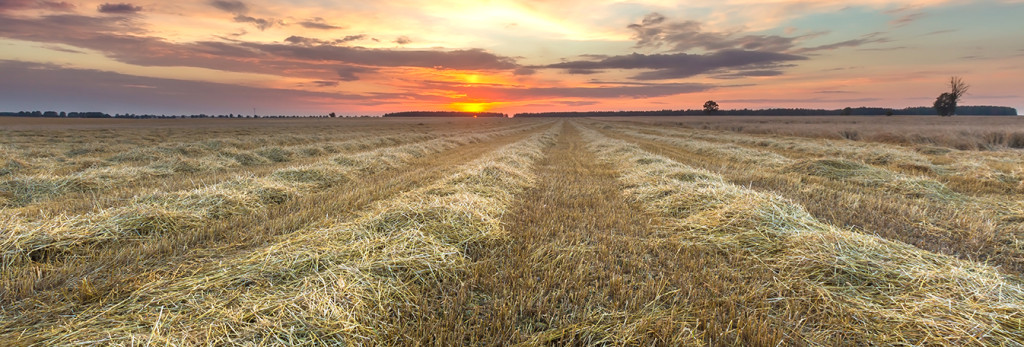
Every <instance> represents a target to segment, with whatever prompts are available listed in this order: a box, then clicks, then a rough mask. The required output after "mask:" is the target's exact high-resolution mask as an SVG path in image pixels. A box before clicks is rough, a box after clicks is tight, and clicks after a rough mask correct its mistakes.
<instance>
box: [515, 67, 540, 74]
mask: <svg viewBox="0 0 1024 347" xmlns="http://www.w3.org/2000/svg"><path fill="white" fill-rule="evenodd" d="M536 73H537V70H535V69H531V68H526V67H521V68H518V69H516V70H515V71H514V72H513V74H514V75H516V76H529V75H533V74H536Z"/></svg>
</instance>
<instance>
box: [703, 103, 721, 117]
mask: <svg viewBox="0 0 1024 347" xmlns="http://www.w3.org/2000/svg"><path fill="white" fill-rule="evenodd" d="M704 113H707V114H712V113H718V103H717V102H715V101H714V100H708V102H705V103H704Z"/></svg>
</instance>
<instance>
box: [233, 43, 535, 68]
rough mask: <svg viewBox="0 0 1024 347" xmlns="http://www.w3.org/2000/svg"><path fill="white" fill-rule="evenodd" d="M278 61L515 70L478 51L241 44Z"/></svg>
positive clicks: (508, 61) (508, 62) (513, 65)
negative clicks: (300, 60) (280, 58)
mask: <svg viewBox="0 0 1024 347" xmlns="http://www.w3.org/2000/svg"><path fill="white" fill-rule="evenodd" d="M241 45H243V46H246V47H250V48H253V49H257V50H260V51H262V52H264V53H268V54H272V55H274V56H278V57H284V58H291V59H303V60H311V61H330V62H338V63H348V64H356V65H366V66H380V67H399V66H409V67H427V68H451V69H463V70H476V69H482V70H507V69H515V68H518V67H519V66H518V65H516V63H515V60H514V59H512V58H508V57H502V56H498V55H494V54H492V53H489V52H487V51H484V50H481V49H464V50H455V51H397V50H389V49H372V48H362V47H343V46H331V45H321V46H303V45H285V44H261V43H241Z"/></svg>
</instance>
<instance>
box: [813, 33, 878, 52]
mask: <svg viewBox="0 0 1024 347" xmlns="http://www.w3.org/2000/svg"><path fill="white" fill-rule="evenodd" d="M881 35H882V33H871V34H867V35H864V36H862V37H861V38H859V39H853V40H846V41H841V42H836V43H830V44H827V45H821V46H814V47H806V48H801V49H797V50H795V51H794V53H797V54H800V53H810V52H816V51H826V50H833V49H837V48H843V47H859V46H863V45H866V44H869V43H886V42H892V40H890V39H888V38H885V37H881Z"/></svg>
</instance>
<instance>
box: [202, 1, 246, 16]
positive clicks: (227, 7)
mask: <svg viewBox="0 0 1024 347" xmlns="http://www.w3.org/2000/svg"><path fill="white" fill-rule="evenodd" d="M210 6H213V7H216V8H217V9H220V10H221V11H224V12H229V13H234V14H246V13H249V6H248V5H246V4H245V3H244V2H241V1H234V0H214V1H210Z"/></svg>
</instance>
